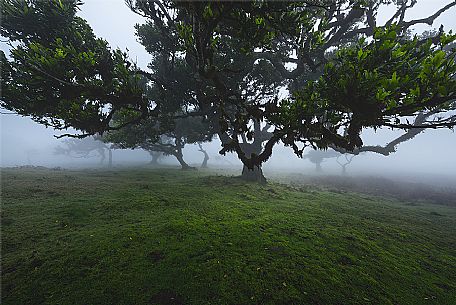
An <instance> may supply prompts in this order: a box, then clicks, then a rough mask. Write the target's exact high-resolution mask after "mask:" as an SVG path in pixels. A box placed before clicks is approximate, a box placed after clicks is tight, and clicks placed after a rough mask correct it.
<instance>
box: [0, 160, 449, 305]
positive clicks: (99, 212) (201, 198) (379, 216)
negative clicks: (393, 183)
mask: <svg viewBox="0 0 456 305" xmlns="http://www.w3.org/2000/svg"><path fill="white" fill-rule="evenodd" d="M1 184H2V190H1V191H2V193H1V200H2V211H1V221H2V222H1V234H2V258H1V263H2V279H1V281H2V283H1V284H2V304H5V305H10V304H20V305H26V304H59V305H65V304H90V305H95V304H137V305H139V304H198V305H199V304H376V305H377V304H401V305H403V304H440V305H444V304H456V273H455V272H454V270H456V207H453V206H445V205H436V204H429V203H427V202H426V201H419V202H414V201H410V200H406V201H400V200H399V199H393V198H382V197H378V196H374V195H368V194H362V193H355V192H351V191H346V190H344V191H340V190H338V189H334V188H333V189H325V188H319V187H313V186H309V185H301V186H300V185H298V184H295V185H289V184H280V183H277V182H271V183H269V184H267V185H258V184H254V183H246V182H243V181H241V180H240V179H239V178H236V177H227V176H220V175H216V174H214V172H210V171H209V172H204V171H181V170H177V169H166V170H164V169H161V170H160V169H113V170H84V171H83V170H71V171H70V170H60V169H56V170H49V169H44V168H41V169H40V168H38V169H33V168H23V169H2V181H1Z"/></svg>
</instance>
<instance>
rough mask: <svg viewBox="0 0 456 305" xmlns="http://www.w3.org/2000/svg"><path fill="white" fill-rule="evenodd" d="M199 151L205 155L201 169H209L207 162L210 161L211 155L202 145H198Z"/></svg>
mask: <svg viewBox="0 0 456 305" xmlns="http://www.w3.org/2000/svg"><path fill="white" fill-rule="evenodd" d="M198 148H199V149H198V151H200V152H202V153H203V155H204V159H203V162H202V163H201V168H207V162H208V161H209V155H208V153H207V151H206V150H205V149H204V148H203V145H202V144H201V143H198Z"/></svg>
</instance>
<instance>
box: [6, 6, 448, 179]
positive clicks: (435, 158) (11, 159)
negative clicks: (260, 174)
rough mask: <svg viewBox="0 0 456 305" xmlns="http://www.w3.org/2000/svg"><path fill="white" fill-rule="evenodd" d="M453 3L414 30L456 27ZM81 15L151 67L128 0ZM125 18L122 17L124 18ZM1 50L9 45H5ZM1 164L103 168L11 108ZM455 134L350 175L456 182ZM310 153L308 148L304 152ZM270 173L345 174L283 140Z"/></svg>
mask: <svg viewBox="0 0 456 305" xmlns="http://www.w3.org/2000/svg"><path fill="white" fill-rule="evenodd" d="M449 2H450V1H443V0H439V1H435V0H429V1H423V0H422V1H419V5H417V7H416V8H414V9H413V10H410V12H408V14H409V15H407V16H409V17H408V18H419V17H425V16H426V15H428V14H429V12H433V11H435V10H436V8H438V7H442V6H443V5H445V4H447V3H449ZM390 13H391V9H390V8H384V9H383V10H382V11H381V12H380V15H379V18H380V22H381V20H382V18H383V20H385V19H386V18H387V16H389V14H390ZM455 13H456V10H455V9H454V8H453V9H451V10H449V11H448V12H446V13H445V14H443V15H442V16H441V17H439V18H438V19H437V20H436V22H435V24H434V26H433V27H428V26H420V27H417V28H415V31H417V32H422V31H425V30H429V29H431V28H438V26H439V25H440V24H444V25H445V29H446V30H449V29H453V30H454V29H456V20H454V18H452V17H454V15H455ZM79 15H80V16H82V17H83V18H85V19H87V20H88V22H89V24H90V25H91V26H92V27H93V29H94V31H95V33H96V34H97V35H98V36H100V37H103V38H105V39H106V40H108V42H109V43H110V44H111V46H112V47H113V48H116V47H118V48H120V49H122V50H126V49H127V48H128V50H129V51H128V52H129V54H130V57H131V59H133V60H134V61H136V62H137V63H138V65H139V66H141V67H142V68H146V66H147V63H148V61H149V58H150V57H149V55H148V53H147V52H146V51H145V50H144V48H143V47H142V46H141V45H140V44H139V43H138V42H137V41H136V40H135V37H134V28H133V26H134V24H135V23H138V22H143V21H144V20H143V19H142V18H141V17H140V16H137V15H135V14H133V13H132V12H130V11H129V10H128V8H127V7H126V6H125V5H124V1H123V0H116V1H115V0H112V1H108V0H105V1H100V0H88V1H85V4H84V5H83V6H82V10H81V12H79ZM119 20H121V21H122V22H119ZM2 50H7V47H6V45H5V44H2ZM1 112H2V114H1V116H0V118H1V127H0V128H1V130H0V135H1V163H0V164H1V166H2V167H14V166H23V165H33V166H46V167H57V166H58V167H65V168H75V167H83V168H84V167H100V166H103V165H100V164H99V156H97V155H96V154H95V153H93V154H89V156H88V157H86V158H82V157H80V158H76V157H69V156H65V155H56V154H55V153H54V152H55V149H56V147H57V146H59V145H62V140H61V139H60V140H59V139H57V138H56V137H55V136H56V135H59V133H58V132H57V131H55V130H53V129H50V128H45V127H44V126H42V125H39V124H37V123H35V122H33V121H32V120H31V119H30V118H26V117H20V116H16V115H14V114H12V113H9V112H8V111H6V110H1ZM400 134H401V132H400V131H390V130H378V131H376V132H374V131H373V130H366V131H365V132H364V133H363V140H364V143H365V144H367V145H384V144H386V143H388V142H389V141H390V140H392V139H394V137H395V136H397V135H400ZM204 147H205V149H206V150H207V151H208V154H209V156H210V160H209V166H210V167H213V168H232V169H233V172H239V173H240V170H241V168H242V164H241V162H240V161H239V160H238V159H237V158H236V156H235V155H233V154H228V155H226V156H220V155H219V153H218V151H219V150H220V143H219V141H218V140H217V139H214V141H212V142H211V143H205V144H204ZM455 152H456V134H455V133H454V132H453V131H451V130H429V131H426V132H424V133H421V134H419V135H418V136H417V137H415V138H414V139H412V140H410V141H408V142H406V143H402V144H401V145H399V146H398V147H397V152H396V153H394V154H392V155H390V156H388V157H385V156H381V155H376V154H374V153H365V154H362V155H359V156H356V157H355V158H354V159H353V161H352V162H351V164H350V165H348V166H347V175H352V176H355V175H370V176H374V175H378V176H385V177H389V178H395V179H402V180H404V181H409V182H426V183H433V184H438V185H445V186H455V187H456V160H455ZM305 153H308V150H307V151H306V152H305ZM184 158H185V160H186V161H187V163H189V164H191V165H193V166H198V165H199V164H201V161H202V160H203V155H202V153H201V152H199V151H198V147H197V146H196V145H187V146H186V147H185V149H184ZM149 161H150V156H149V154H148V153H147V152H145V151H143V150H120V149H116V150H114V151H113V165H114V166H131V165H135V166H147V163H148V162H149ZM160 162H161V163H162V164H163V165H169V166H171V165H178V163H177V161H176V160H175V159H174V158H173V157H172V156H169V157H167V158H164V159H163V160H161V161H160ZM264 171H265V175H266V176H268V175H273V174H274V173H293V174H302V175H340V174H341V166H340V165H339V164H338V163H337V162H336V158H329V159H326V160H325V161H324V162H323V163H322V172H320V173H317V172H316V171H315V165H314V164H312V163H311V162H310V161H309V160H308V159H300V158H298V157H297V156H295V155H294V153H293V151H292V150H291V149H290V148H285V147H283V146H282V145H278V146H277V147H276V148H275V150H274V153H273V156H272V158H271V159H270V160H269V161H268V162H267V163H266V164H265V165H264Z"/></svg>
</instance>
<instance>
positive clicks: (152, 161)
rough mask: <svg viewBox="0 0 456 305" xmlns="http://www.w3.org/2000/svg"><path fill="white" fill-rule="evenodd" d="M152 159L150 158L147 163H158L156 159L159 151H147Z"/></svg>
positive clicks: (158, 156)
mask: <svg viewBox="0 0 456 305" xmlns="http://www.w3.org/2000/svg"><path fill="white" fill-rule="evenodd" d="M149 154H150V156H151V157H152V159H151V160H150V162H149V164H151V165H158V159H159V158H160V153H159V152H155V151H150V152H149Z"/></svg>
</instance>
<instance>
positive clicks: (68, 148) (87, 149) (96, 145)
mask: <svg viewBox="0 0 456 305" xmlns="http://www.w3.org/2000/svg"><path fill="white" fill-rule="evenodd" d="M106 152H107V153H108V166H109V167H111V166H112V147H111V145H110V144H106V143H104V142H103V141H102V137H100V136H99V135H95V136H92V137H87V138H83V139H65V140H63V143H62V145H59V146H57V147H56V148H55V149H54V154H56V155H65V156H68V157H71V158H89V157H93V156H94V155H92V153H95V154H96V155H98V157H99V158H100V161H99V163H100V164H103V163H104V161H105V159H106Z"/></svg>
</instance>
